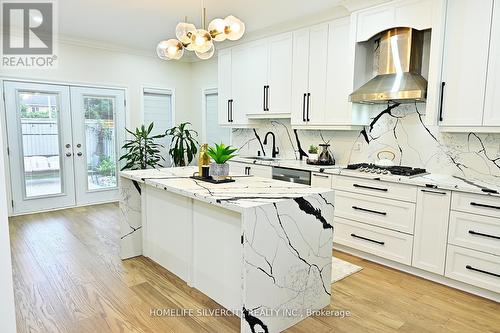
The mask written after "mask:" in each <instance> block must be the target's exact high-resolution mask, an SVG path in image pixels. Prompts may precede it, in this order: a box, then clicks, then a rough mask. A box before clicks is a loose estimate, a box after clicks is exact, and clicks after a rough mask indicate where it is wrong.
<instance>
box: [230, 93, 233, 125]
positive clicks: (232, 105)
mask: <svg viewBox="0 0 500 333" xmlns="http://www.w3.org/2000/svg"><path fill="white" fill-rule="evenodd" d="M233 102H234V99H232V100H231V108H230V109H231V122H233V120H234V119H233Z"/></svg>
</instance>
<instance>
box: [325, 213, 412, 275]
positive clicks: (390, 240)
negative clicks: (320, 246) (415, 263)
mask: <svg viewBox="0 0 500 333" xmlns="http://www.w3.org/2000/svg"><path fill="white" fill-rule="evenodd" d="M333 224H334V228H335V232H334V236H333V241H334V242H335V243H339V244H342V245H345V246H350V247H352V248H355V249H358V250H361V251H365V252H367V253H370V254H374V255H377V256H379V257H382V258H386V259H389V260H394V261H397V262H400V263H402V264H406V265H410V264H411V249H412V246H413V237H412V236H410V235H406V234H403V233H400V232H397V231H391V230H387V229H383V228H377V227H374V226H370V225H366V224H363V223H359V222H355V221H350V220H347V219H343V218H340V217H337V216H336V217H335V218H334V220H333Z"/></svg>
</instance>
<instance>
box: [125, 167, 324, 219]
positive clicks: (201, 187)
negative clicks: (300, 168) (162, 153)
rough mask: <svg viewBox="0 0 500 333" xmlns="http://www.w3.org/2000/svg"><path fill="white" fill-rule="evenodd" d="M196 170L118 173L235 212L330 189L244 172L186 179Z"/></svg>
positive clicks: (174, 169) (180, 169)
mask: <svg viewBox="0 0 500 333" xmlns="http://www.w3.org/2000/svg"><path fill="white" fill-rule="evenodd" d="M196 171H198V167H197V166H188V167H179V168H164V169H147V170H132V171H122V172H120V176H122V177H125V178H128V179H131V180H135V181H137V182H139V183H144V184H146V185H150V186H154V187H156V188H159V189H164V190H166V191H170V192H174V193H178V194H181V195H184V196H187V197H191V198H193V199H198V200H202V201H205V202H208V203H211V204H214V205H219V206H222V207H224V208H227V209H230V210H233V211H237V212H242V211H244V210H245V209H247V208H253V207H258V206H263V205H266V204H269V203H278V202H281V201H284V200H287V199H293V198H300V197H304V196H308V195H312V194H319V195H321V194H322V193H326V192H330V191H332V190H331V189H327V188H312V187H309V186H306V185H301V184H294V183H287V182H282V181H279V180H273V179H266V178H259V177H252V176H244V175H234V179H235V180H236V181H235V182H232V183H224V184H212V183H209V182H205V181H202V180H197V179H193V178H190V176H192V175H193V173H194V172H196Z"/></svg>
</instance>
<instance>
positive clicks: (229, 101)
mask: <svg viewBox="0 0 500 333" xmlns="http://www.w3.org/2000/svg"><path fill="white" fill-rule="evenodd" d="M230 109H231V100H230V99H228V100H227V122H228V123H230V122H231V115H230V113H229V112H230V111H229V110H230Z"/></svg>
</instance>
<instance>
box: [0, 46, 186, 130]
mask: <svg viewBox="0 0 500 333" xmlns="http://www.w3.org/2000/svg"><path fill="white" fill-rule="evenodd" d="M0 76H2V77H12V78H21V79H36V80H40V81H57V82H59V81H60V82H66V83H80V84H90V85H104V86H108V85H109V86H119V87H124V88H127V92H128V96H127V111H128V112H127V127H136V126H138V125H140V124H141V123H142V119H141V117H142V111H141V100H142V99H141V87H142V86H148V87H159V88H170V89H174V90H175V112H176V121H177V122H178V121H181V120H185V119H186V120H192V119H193V115H192V113H191V108H190V107H189V106H190V103H191V94H190V79H191V64H190V63H183V62H167V61H163V60H160V59H158V58H157V57H155V51H154V50H151V56H141V55H132V54H126V53H123V52H118V51H112V50H105V49H99V48H93V47H83V46H76V45H68V44H62V43H61V44H60V45H59V66H58V68H57V69H47V70H24V69H22V70H20V69H9V70H2V71H1V74H0Z"/></svg>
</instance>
